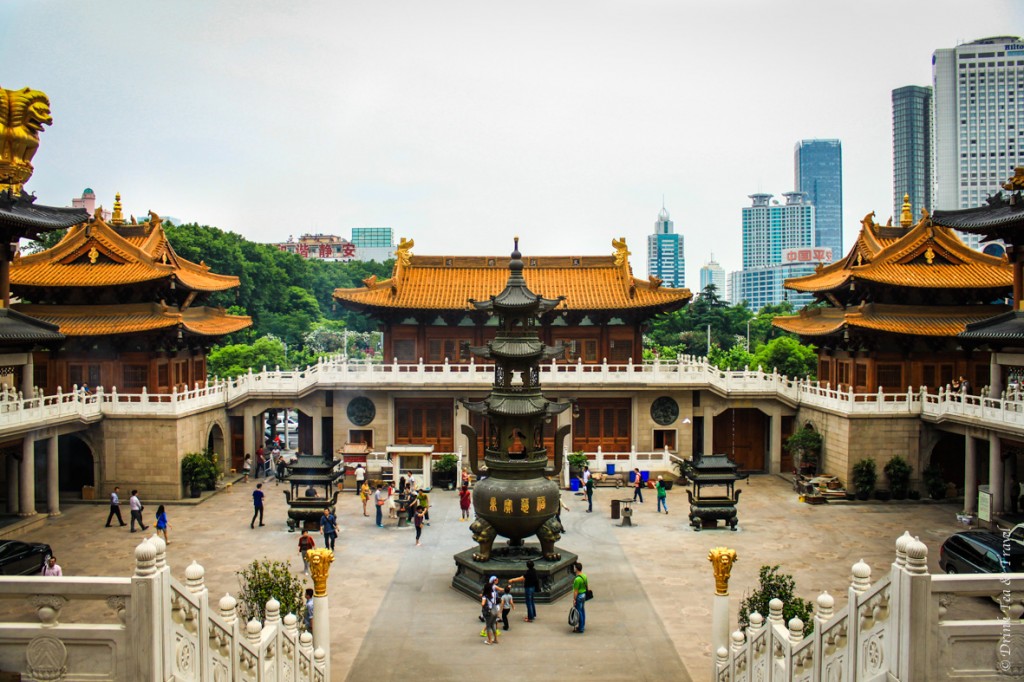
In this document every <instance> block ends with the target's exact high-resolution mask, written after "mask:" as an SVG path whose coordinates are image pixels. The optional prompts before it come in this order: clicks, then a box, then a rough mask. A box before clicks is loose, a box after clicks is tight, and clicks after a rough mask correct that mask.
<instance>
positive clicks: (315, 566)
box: [306, 548, 334, 597]
mask: <svg viewBox="0 0 1024 682" xmlns="http://www.w3.org/2000/svg"><path fill="white" fill-rule="evenodd" d="M306 559H308V560H309V573H310V575H312V576H313V596H314V597H326V596H327V574H328V573H330V571H331V563H332V562H333V561H334V552H332V551H331V550H329V549H323V548H321V549H311V550H309V551H308V552H306Z"/></svg>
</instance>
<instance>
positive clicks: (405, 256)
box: [395, 237, 416, 267]
mask: <svg viewBox="0 0 1024 682" xmlns="http://www.w3.org/2000/svg"><path fill="white" fill-rule="evenodd" d="M415 245H416V242H415V241H414V240H412V239H406V238H405V237H400V238H399V239H398V248H397V249H395V261H396V262H397V264H398V265H401V266H402V267H407V266H408V265H409V263H410V262H411V261H412V247H414V246H415Z"/></svg>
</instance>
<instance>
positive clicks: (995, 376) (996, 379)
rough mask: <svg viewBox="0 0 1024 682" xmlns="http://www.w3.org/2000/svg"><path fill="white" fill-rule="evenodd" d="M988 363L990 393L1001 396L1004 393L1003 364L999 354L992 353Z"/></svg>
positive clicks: (993, 395)
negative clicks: (1000, 362) (1000, 361)
mask: <svg viewBox="0 0 1024 682" xmlns="http://www.w3.org/2000/svg"><path fill="white" fill-rule="evenodd" d="M989 357H990V360H989V364H988V388H989V391H988V394H989V396H991V397H992V398H999V397H1000V396H1001V395H1002V393H1003V366H1002V365H1001V364H999V354H998V353H992V354H991V355H990V356H989Z"/></svg>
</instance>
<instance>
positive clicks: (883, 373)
mask: <svg viewBox="0 0 1024 682" xmlns="http://www.w3.org/2000/svg"><path fill="white" fill-rule="evenodd" d="M878 386H879V387H880V388H887V389H892V390H894V391H902V390H903V365H898V364H881V363H879V365H878Z"/></svg>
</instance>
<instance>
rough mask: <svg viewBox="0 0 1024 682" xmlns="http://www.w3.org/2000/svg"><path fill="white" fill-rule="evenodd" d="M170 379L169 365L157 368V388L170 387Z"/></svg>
mask: <svg viewBox="0 0 1024 682" xmlns="http://www.w3.org/2000/svg"><path fill="white" fill-rule="evenodd" d="M170 383H171V382H170V379H169V376H168V370H167V364H166V363H164V364H162V365H160V366H159V367H157V368H156V384H157V386H161V387H164V386H169V385H170Z"/></svg>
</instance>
